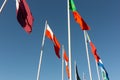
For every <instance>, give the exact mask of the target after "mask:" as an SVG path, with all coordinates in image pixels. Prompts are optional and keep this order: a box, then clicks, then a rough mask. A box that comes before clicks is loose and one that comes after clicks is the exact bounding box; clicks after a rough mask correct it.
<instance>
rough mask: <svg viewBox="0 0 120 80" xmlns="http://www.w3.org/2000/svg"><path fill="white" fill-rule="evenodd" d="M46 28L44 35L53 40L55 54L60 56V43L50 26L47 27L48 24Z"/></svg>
mask: <svg viewBox="0 0 120 80" xmlns="http://www.w3.org/2000/svg"><path fill="white" fill-rule="evenodd" d="M46 26H47V28H46V33H45V35H46V36H47V37H48V38H49V39H50V40H51V41H52V42H53V44H54V49H55V53H56V55H57V57H58V58H60V54H59V51H60V43H59V41H58V40H57V38H56V36H55V35H54V33H53V31H52V30H51V28H50V27H49V25H48V24H46Z"/></svg>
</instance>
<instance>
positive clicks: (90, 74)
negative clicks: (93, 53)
mask: <svg viewBox="0 0 120 80" xmlns="http://www.w3.org/2000/svg"><path fill="white" fill-rule="evenodd" d="M84 38H85V46H86V54H87V60H88V69H89V76H90V80H92V73H91V67H90V58H89V53H88V46H87V36H86V31H85V30H84Z"/></svg>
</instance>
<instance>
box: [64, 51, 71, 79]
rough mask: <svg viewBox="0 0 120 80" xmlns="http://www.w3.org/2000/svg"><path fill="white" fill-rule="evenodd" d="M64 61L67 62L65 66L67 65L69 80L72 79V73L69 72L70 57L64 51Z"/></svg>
mask: <svg viewBox="0 0 120 80" xmlns="http://www.w3.org/2000/svg"><path fill="white" fill-rule="evenodd" d="M63 57H64V60H65V64H66V73H67V75H68V79H69V78H70V72H69V67H68V61H69V59H68V56H67V54H66V52H65V51H64V56H63Z"/></svg>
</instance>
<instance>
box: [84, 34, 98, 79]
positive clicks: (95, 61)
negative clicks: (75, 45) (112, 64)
mask: <svg viewBox="0 0 120 80" xmlns="http://www.w3.org/2000/svg"><path fill="white" fill-rule="evenodd" d="M86 36H87V38H88V41H89V43H90V42H91V40H90V37H89V35H88V33H87V32H86ZM95 64H96V70H97V75H98V80H100V73H99V68H98V64H97V61H96V60H95Z"/></svg>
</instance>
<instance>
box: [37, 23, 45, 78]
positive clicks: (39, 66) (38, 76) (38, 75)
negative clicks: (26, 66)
mask: <svg viewBox="0 0 120 80" xmlns="http://www.w3.org/2000/svg"><path fill="white" fill-rule="evenodd" d="M46 28H47V21H46V23H45V29H44V34H43V39H42V46H41V52H40V60H39V65H38V73H37V80H39V79H40V68H41V63H42V54H43V46H44V42H45V32H46Z"/></svg>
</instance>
